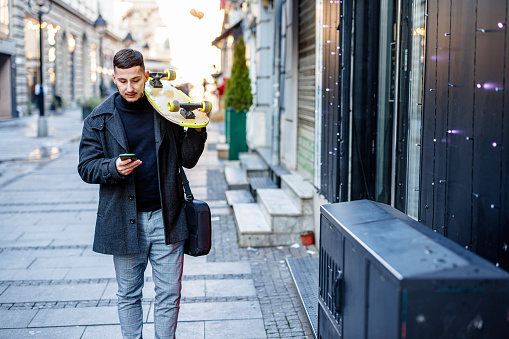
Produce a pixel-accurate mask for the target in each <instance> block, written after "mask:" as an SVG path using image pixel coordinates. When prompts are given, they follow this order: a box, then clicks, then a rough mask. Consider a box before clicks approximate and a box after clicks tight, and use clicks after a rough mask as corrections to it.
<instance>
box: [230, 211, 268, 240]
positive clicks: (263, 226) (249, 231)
mask: <svg viewBox="0 0 509 339" xmlns="http://www.w3.org/2000/svg"><path fill="white" fill-rule="evenodd" d="M232 208H233V214H234V215H235V222H236V223H237V234H238V238H239V246H241V247H248V246H251V247H260V246H269V245H265V242H266V241H267V237H268V236H269V235H270V234H271V233H272V231H271V229H270V225H269V224H268V223H267V222H266V221H265V218H264V217H263V215H262V211H261V210H260V207H259V206H258V205H257V204H252V203H251V204H250V203H235V204H233V205H232Z"/></svg>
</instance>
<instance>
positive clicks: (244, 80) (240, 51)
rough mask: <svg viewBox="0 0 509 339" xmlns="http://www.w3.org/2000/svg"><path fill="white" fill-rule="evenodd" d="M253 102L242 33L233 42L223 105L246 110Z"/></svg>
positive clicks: (239, 110)
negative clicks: (233, 48)
mask: <svg viewBox="0 0 509 339" xmlns="http://www.w3.org/2000/svg"><path fill="white" fill-rule="evenodd" d="M252 103H253V94H251V79H249V69H248V68H247V65H246V46H245V44H244V38H243V37H242V35H241V36H240V37H239V39H238V41H237V43H236V44H235V50H234V52H233V66H232V74H231V77H230V79H229V80H228V83H227V85H226V93H225V106H226V108H231V109H233V110H234V111H236V112H242V111H247V110H248V109H249V107H251V104H252Z"/></svg>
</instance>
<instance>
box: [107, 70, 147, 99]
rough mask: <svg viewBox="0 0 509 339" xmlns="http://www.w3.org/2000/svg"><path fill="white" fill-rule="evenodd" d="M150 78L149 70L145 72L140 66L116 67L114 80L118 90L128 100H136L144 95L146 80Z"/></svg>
mask: <svg viewBox="0 0 509 339" xmlns="http://www.w3.org/2000/svg"><path fill="white" fill-rule="evenodd" d="M147 80H148V71H146V72H143V68H141V67H140V66H134V67H131V68H125V69H123V68H118V67H115V72H114V73H113V81H114V82H115V85H117V88H118V92H119V93H120V95H121V96H122V98H124V99H125V100H126V101H128V102H135V101H137V100H138V99H140V98H142V97H143V95H144V89H145V82H146V81H147Z"/></svg>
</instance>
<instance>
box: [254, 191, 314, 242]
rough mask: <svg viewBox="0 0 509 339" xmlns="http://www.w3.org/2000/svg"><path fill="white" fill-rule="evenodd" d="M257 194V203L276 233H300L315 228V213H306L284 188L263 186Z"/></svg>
mask: <svg viewBox="0 0 509 339" xmlns="http://www.w3.org/2000/svg"><path fill="white" fill-rule="evenodd" d="M257 196H258V199H257V204H258V205H260V209H261V211H262V212H263V216H264V218H265V221H266V222H267V223H268V224H269V225H271V228H272V231H273V232H274V233H285V234H300V232H302V231H307V230H310V229H313V215H312V214H310V215H304V214H303V213H302V211H301V210H300V208H299V206H298V205H296V204H295V203H294V202H293V201H292V200H291V199H290V197H289V196H288V194H287V193H286V192H284V191H283V190H281V189H277V188H275V189H274V188H262V189H259V190H258V191H257Z"/></svg>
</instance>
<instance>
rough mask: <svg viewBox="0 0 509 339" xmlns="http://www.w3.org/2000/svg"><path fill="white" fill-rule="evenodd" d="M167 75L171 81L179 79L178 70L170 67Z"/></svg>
mask: <svg viewBox="0 0 509 339" xmlns="http://www.w3.org/2000/svg"><path fill="white" fill-rule="evenodd" d="M166 77H167V79H168V80H169V81H172V80H175V79H177V72H175V71H174V70H171V69H170V70H169V71H168V72H166Z"/></svg>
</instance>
